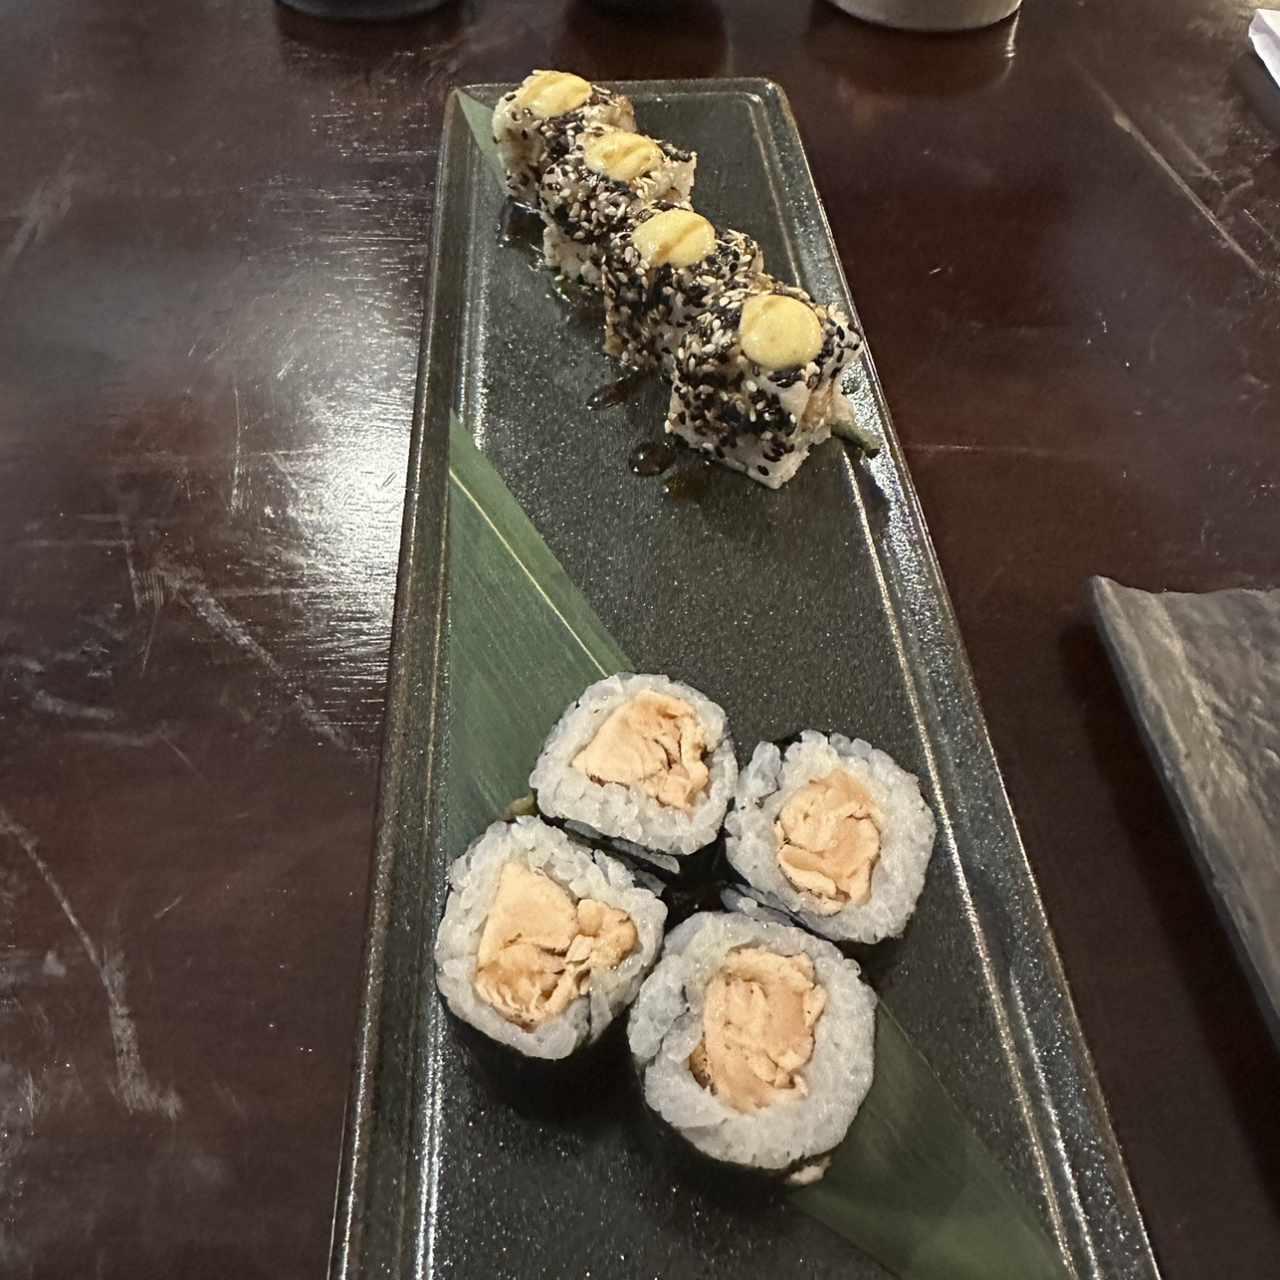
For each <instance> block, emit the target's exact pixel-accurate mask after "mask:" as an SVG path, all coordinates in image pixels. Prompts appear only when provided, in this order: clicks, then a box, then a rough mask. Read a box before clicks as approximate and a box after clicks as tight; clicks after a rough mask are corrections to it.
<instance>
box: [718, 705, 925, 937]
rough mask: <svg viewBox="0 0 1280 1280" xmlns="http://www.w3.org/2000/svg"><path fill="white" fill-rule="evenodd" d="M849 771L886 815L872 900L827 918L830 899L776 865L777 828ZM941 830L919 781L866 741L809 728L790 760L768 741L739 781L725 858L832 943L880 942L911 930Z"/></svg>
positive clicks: (760, 890) (790, 751) (771, 900)
mask: <svg viewBox="0 0 1280 1280" xmlns="http://www.w3.org/2000/svg"><path fill="white" fill-rule="evenodd" d="M833 769H846V770H848V772H849V773H850V774H852V775H853V777H854V778H855V779H856V780H857V782H858V783H859V784H860V785H861V786H863V787H864V788H865V789H866V791H867V793H868V794H869V795H870V796H871V798H872V800H873V801H874V802H875V804H876V807H877V808H878V809H879V810H880V813H881V814H882V815H883V818H884V822H883V825H882V827H881V831H880V860H879V861H878V862H877V863H876V865H875V869H874V870H873V871H872V873H871V898H870V900H869V901H868V902H866V903H865V904H863V905H861V906H859V905H857V904H855V903H848V904H846V905H845V906H844V907H843V908H842V909H841V910H840V911H838V912H836V913H835V914H830V913H829V912H824V911H823V910H822V907H823V906H824V905H828V906H829V902H828V900H825V899H821V898H818V897H816V896H815V895H814V894H811V893H808V892H806V891H805V890H803V889H800V888H797V887H796V885H794V884H793V883H792V882H791V881H790V880H789V879H787V877H786V875H785V874H784V873H783V871H782V868H781V866H780V865H779V864H778V839H777V835H776V833H775V831H774V823H775V822H776V821H777V818H778V814H779V812H780V811H781V809H782V806H783V805H784V804H786V802H787V800H788V799H790V797H791V796H792V795H794V794H795V792H796V791H798V790H799V789H800V788H801V787H803V786H805V785H806V784H807V783H809V782H812V781H813V779H815V778H821V777H824V776H825V775H826V774H828V773H830V772H831V771H832V770H833ZM936 826H937V824H936V823H935V821H934V817H933V813H932V812H931V810H930V809H929V806H928V805H927V804H926V803H925V801H924V797H923V796H922V795H921V794H920V783H919V781H918V780H917V779H916V777H915V775H914V774H910V773H908V772H907V771H906V770H905V769H902V768H900V767H899V766H898V765H897V764H895V763H894V761H893V759H892V758H891V757H890V756H888V755H886V754H885V753H884V752H883V751H879V750H877V749H876V748H875V747H873V746H871V745H870V743H867V742H863V741H861V740H860V739H849V738H846V737H844V736H843V735H841V734H838V733H833V734H831V736H830V737H827V736H825V735H823V734H821V733H816V732H814V731H813V730H812V729H806V730H805V731H804V732H803V733H802V734H801V735H800V739H799V741H798V742H795V743H793V744H792V745H791V746H789V747H788V748H787V751H786V755H785V756H784V755H783V754H782V752H781V751H779V749H778V748H777V747H776V746H774V745H773V744H772V743H769V742H762V743H761V744H760V745H759V746H758V747H756V749H755V752H754V753H753V755H752V757H751V763H750V764H748V765H747V767H746V768H745V769H743V771H742V773H741V774H740V775H739V778H738V787H737V792H736V794H735V796H734V806H733V810H732V812H731V813H730V814H729V816H728V818H727V819H726V820H725V832H726V840H725V852H726V854H727V856H728V859H729V862H730V864H731V865H732V866H733V868H734V870H736V871H737V872H738V874H739V875H741V876H742V878H743V879H744V880H746V881H747V883H748V884H749V885H751V887H752V888H753V889H754V890H756V891H757V892H758V893H759V894H760V895H761V896H762V897H763V899H764V900H765V901H766V902H769V903H772V904H775V905H777V906H780V907H782V908H783V909H784V910H786V911H788V912H790V913H791V914H792V915H794V916H795V917H796V918H797V919H798V920H799V921H800V922H801V923H802V924H804V925H805V926H806V927H807V928H810V929H812V930H814V932H816V933H821V934H823V935H824V936H826V937H828V938H837V939H846V940H849V941H852V942H879V941H880V940H881V939H882V938H892V937H897V936H898V935H899V934H900V933H901V932H902V930H903V929H904V928H905V927H906V923H907V921H908V919H910V917H911V913H912V912H913V911H914V910H915V906H916V901H917V899H918V898H919V897H920V891H921V890H922V889H923V887H924V877H925V871H926V869H927V868H928V865H929V857H930V855H931V853H932V852H933V839H934V834H935V831H936Z"/></svg>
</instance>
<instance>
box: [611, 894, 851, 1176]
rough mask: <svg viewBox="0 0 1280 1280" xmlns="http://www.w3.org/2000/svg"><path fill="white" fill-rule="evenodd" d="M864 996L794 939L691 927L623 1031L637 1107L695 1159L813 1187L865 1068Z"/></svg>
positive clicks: (833, 964) (828, 950) (831, 959)
mask: <svg viewBox="0 0 1280 1280" xmlns="http://www.w3.org/2000/svg"><path fill="white" fill-rule="evenodd" d="M875 1005H876V997H875V993H874V992H873V991H872V990H871V988H870V987H869V986H867V985H866V984H865V983H864V982H863V981H862V978H861V975H860V971H859V969H858V966H857V964H855V963H854V961H852V960H848V959H846V958H845V957H844V956H842V955H841V954H840V952H839V951H838V950H837V949H836V948H835V947H834V946H833V945H832V944H831V943H830V942H824V941H823V940H822V939H820V938H815V937H814V936H813V935H812V934H809V933H806V932H805V931H804V930H803V929H797V928H794V927H790V926H787V925H780V924H774V923H771V922H768V921H760V920H752V919H749V918H748V917H747V916H745V915H737V914H728V915H725V914H720V913H718V912H715V913H703V914H700V915H695V916H690V918H689V919H688V920H686V921H685V922H684V923H683V924H681V925H679V926H677V927H676V928H675V929H673V930H672V931H671V932H670V933H669V934H668V935H667V940H666V943H665V944H664V946H663V949H662V959H661V960H659V961H658V965H657V968H655V969H654V971H653V973H652V974H650V976H649V977H648V978H647V979H646V980H645V983H644V986H643V987H641V989H640V995H639V996H638V997H637V998H636V1002H635V1004H634V1005H633V1006H632V1009H631V1016H630V1018H629V1019H628V1021H627V1039H628V1041H629V1042H630V1046H631V1055H632V1058H633V1060H634V1061H635V1064H636V1068H637V1070H638V1071H639V1073H640V1078H641V1082H642V1085H643V1089H644V1100H645V1103H646V1105H647V1106H648V1107H649V1108H650V1110H652V1111H653V1112H655V1113H656V1114H657V1115H658V1116H659V1117H660V1118H661V1119H662V1120H663V1121H665V1122H666V1124H667V1125H669V1126H670V1127H671V1128H672V1129H674V1130H675V1131H676V1132H677V1133H678V1134H679V1135H680V1136H681V1137H682V1138H684V1139H685V1141H687V1142H689V1143H690V1144H692V1146H693V1147H694V1148H695V1149H696V1150H697V1151H699V1152H701V1153H702V1154H703V1155H704V1156H707V1157H710V1158H711V1159H712V1160H716V1161H719V1162H721V1163H724V1164H729V1165H734V1166H738V1167H739V1168H744V1169H755V1170H759V1171H761V1172H764V1173H768V1174H772V1175H773V1176H775V1177H780V1176H789V1177H790V1179H791V1180H792V1181H794V1182H812V1181H815V1180H816V1179H817V1178H820V1177H821V1176H822V1175H823V1173H824V1172H825V1171H826V1166H827V1163H828V1161H827V1157H828V1155H829V1153H830V1152H831V1151H833V1150H834V1149H835V1148H836V1147H837V1146H838V1145H839V1143H840V1142H841V1140H842V1139H843V1138H844V1136H845V1134H846V1132H848V1129H849V1126H850V1124H852V1123H853V1118H854V1116H855V1115H857V1113H858V1108H859V1107H860V1106H861V1105H862V1100H863V1098H865V1097H866V1095H867V1090H868V1089H870V1087H871V1079H872V1075H873V1073H874V1065H875Z"/></svg>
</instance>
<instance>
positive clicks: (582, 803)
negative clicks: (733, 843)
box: [529, 674, 738, 857]
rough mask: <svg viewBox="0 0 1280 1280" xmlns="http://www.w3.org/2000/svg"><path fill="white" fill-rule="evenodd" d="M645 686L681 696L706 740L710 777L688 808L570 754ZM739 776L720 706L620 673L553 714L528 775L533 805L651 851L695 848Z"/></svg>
mask: <svg viewBox="0 0 1280 1280" xmlns="http://www.w3.org/2000/svg"><path fill="white" fill-rule="evenodd" d="M645 691H652V692H654V693H661V694H666V695H667V696H669V697H672V698H680V699H681V700H683V701H684V702H687V703H688V704H689V705H690V706H691V707H692V708H693V710H694V713H695V714H696V715H697V717H698V720H699V721H700V722H701V724H702V728H703V731H704V733H705V735H706V742H707V759H706V764H707V769H708V772H709V773H710V775H711V777H710V781H709V783H708V786H707V789H706V791H705V792H704V793H703V795H702V798H701V799H700V800H699V801H698V803H697V804H696V805H694V807H693V809H692V811H691V812H689V813H686V812H685V811H684V810H683V809H676V808H673V807H671V806H669V805H664V804H660V803H659V802H658V801H657V800H656V799H655V798H654V797H653V796H650V795H648V794H646V793H645V792H643V791H641V790H639V789H638V788H631V787H625V786H623V785H622V784H621V783H617V782H606V783H599V782H595V781H593V780H592V779H591V778H589V777H588V776H587V775H586V774H585V773H583V772H581V771H580V770H578V769H575V768H574V767H573V760H574V758H575V757H576V756H577V755H578V753H579V752H580V751H582V750H583V749H584V748H585V747H586V746H587V745H588V744H589V743H590V742H591V740H592V739H593V738H594V737H595V736H596V733H597V732H598V731H599V729H600V727H601V725H603V724H604V722H605V720H606V719H607V718H608V717H609V715H610V713H611V712H612V711H613V710H614V709H615V708H616V707H618V706H619V705H620V704H622V703H624V702H626V701H628V700H629V699H630V698H634V697H635V696H636V695H637V694H639V693H643V692H645ZM737 780H738V762H737V759H736V758H735V757H734V754H733V739H732V738H731V737H730V736H729V732H728V729H727V726H726V722H725V714H724V710H723V709H722V708H721V707H719V706H717V705H716V704H715V703H714V702H712V701H711V699H710V698H708V697H706V695H705V694H701V693H699V692H698V691H697V690H696V689H693V688H690V686H689V685H687V684H681V683H680V682H679V681H678V680H670V679H668V678H667V677H666V676H660V675H631V674H622V675H616V676H609V677H608V678H606V679H604V680H599V681H597V682H596V683H595V684H593V685H591V686H590V687H589V688H588V689H587V690H586V692H585V693H583V695H582V697H580V698H579V699H578V700H577V702H575V703H574V704H573V705H572V706H571V707H570V708H569V709H568V710H567V711H566V712H565V713H564V715H563V716H561V717H560V721H559V723H558V724H557V725H556V727H555V728H554V729H552V731H551V733H550V735H549V736H548V738H547V741H546V744H545V745H544V746H543V748H542V754H541V755H540V756H539V757H538V761H537V763H536V764H535V765H534V768H533V773H532V774H530V776H529V785H530V786H531V787H532V788H533V790H534V791H535V792H536V793H537V797H538V808H539V809H541V810H542V812H543V813H545V814H546V815H547V816H548V817H552V818H560V819H563V820H565V821H567V822H571V823H573V824H574V825H575V826H576V827H577V828H578V829H580V830H583V831H584V832H586V833H588V834H596V835H600V836H607V837H610V838H615V839H618V840H623V841H627V842H628V843H629V844H632V845H638V846H640V847H641V848H642V849H648V850H654V851H656V852H658V853H668V854H675V855H676V856H680V857H682V856H685V855H687V854H691V853H696V852H697V851H698V850H699V849H701V848H703V847H704V846H705V845H708V844H710V843H711V842H712V841H713V840H715V839H716V837H717V836H718V835H719V834H720V825H721V823H722V822H723V821H724V815H725V811H726V810H727V809H728V807H729V801H730V799H731V798H732V796H733V789H734V784H735V783H736V782H737Z"/></svg>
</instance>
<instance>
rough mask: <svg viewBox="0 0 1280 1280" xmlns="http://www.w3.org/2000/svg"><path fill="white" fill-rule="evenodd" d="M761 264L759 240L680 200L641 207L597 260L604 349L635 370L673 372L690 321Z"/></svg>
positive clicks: (742, 282) (745, 280)
mask: <svg viewBox="0 0 1280 1280" xmlns="http://www.w3.org/2000/svg"><path fill="white" fill-rule="evenodd" d="M763 270H764V258H763V257H762V256H761V253H760V246H759V245H757V244H756V242H755V241H754V240H752V239H751V238H750V237H749V236H746V235H743V233H742V232H741V231H731V230H722V229H719V228H717V227H716V226H715V225H714V224H712V223H711V222H709V221H708V220H707V219H706V218H704V217H703V216H702V215H701V214H700V213H695V212H694V211H693V210H692V209H690V208H688V207H687V206H685V205H679V204H674V203H670V202H668V203H658V204H655V205H653V206H651V207H649V208H645V209H641V210H639V211H638V212H636V213H635V214H634V215H633V216H632V218H631V219H630V221H629V223H628V224H626V225H624V226H623V227H622V228H621V229H620V230H619V231H618V232H617V233H616V234H615V235H613V236H612V237H611V238H610V240H609V241H608V243H607V245H606V247H605V251H604V255H603V258H602V261H601V282H600V283H601V288H602V290H603V291H604V302H605V315H604V349H605V351H607V352H608V353H609V354H610V355H611V356H616V357H617V358H618V359H619V360H621V361H622V362H623V363H624V364H626V365H629V366H630V367H631V368H633V369H660V370H661V371H662V372H663V373H664V374H665V375H666V376H667V377H671V376H672V373H673V372H674V370H675V353H676V350H677V348H678V347H679V345H680V341H681V339H682V338H683V337H684V335H685V331H686V330H687V329H688V327H689V325H690V324H691V323H692V322H693V321H694V319H695V318H696V317H697V316H699V315H700V314H701V313H702V312H703V310H704V309H705V308H706V307H707V306H708V305H709V303H710V302H711V301H712V300H713V299H714V298H715V297H717V296H718V295H719V294H721V293H723V292H724V291H725V290H726V289H730V288H734V287H741V286H744V285H746V284H748V283H750V281H752V280H753V279H754V278H755V277H756V276H757V275H759V274H760V272H762V271H763Z"/></svg>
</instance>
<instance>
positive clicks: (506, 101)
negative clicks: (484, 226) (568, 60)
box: [493, 71, 636, 206]
mask: <svg viewBox="0 0 1280 1280" xmlns="http://www.w3.org/2000/svg"><path fill="white" fill-rule="evenodd" d="M591 125H602V126H609V127H612V128H615V129H634V128H635V127H636V115H635V111H634V110H633V109H632V106H631V101H630V99H628V98H626V97H624V96H623V95H622V94H620V93H611V92H610V91H609V90H608V89H604V88H601V87H600V86H599V85H593V84H592V83H591V82H590V81H589V80H584V79H583V78H582V77H581V76H575V75H573V74H571V73H570V72H568V71H534V72H532V73H531V74H529V75H528V76H526V77H525V79H524V81H523V82H522V83H521V84H520V85H519V87H517V88H515V89H513V90H512V91H511V92H510V93H506V94H503V96H502V97H501V98H499V99H498V105H497V106H496V107H495V108H494V111H493V140H494V141H495V142H496V143H497V144H498V154H499V155H500V156H501V157H502V165H503V168H504V169H506V171H507V190H508V191H509V192H510V193H511V194H512V195H513V196H514V197H515V198H516V199H517V200H519V201H521V202H522V203H523V204H527V205H531V206H536V204H537V200H538V183H539V182H540V181H541V180H542V175H543V172H544V171H545V169H546V167H547V165H549V164H554V163H555V161H557V160H559V159H560V157H561V156H563V155H565V154H566V153H567V152H568V150H569V148H570V147H571V146H573V143H574V140H575V139H576V138H577V136H578V135H579V134H580V133H581V132H582V131H583V130H584V129H586V128H588V127H589V126H591Z"/></svg>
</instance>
